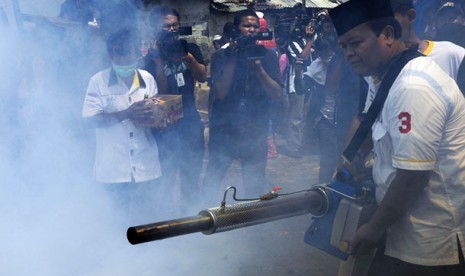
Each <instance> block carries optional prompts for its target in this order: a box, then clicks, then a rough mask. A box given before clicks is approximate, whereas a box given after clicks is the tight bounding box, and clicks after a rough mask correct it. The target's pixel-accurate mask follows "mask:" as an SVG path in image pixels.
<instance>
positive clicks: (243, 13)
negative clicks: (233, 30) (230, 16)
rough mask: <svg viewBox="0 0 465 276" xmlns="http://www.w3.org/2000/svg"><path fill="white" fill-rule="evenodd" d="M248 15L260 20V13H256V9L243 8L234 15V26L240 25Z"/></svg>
mask: <svg viewBox="0 0 465 276" xmlns="http://www.w3.org/2000/svg"><path fill="white" fill-rule="evenodd" d="M246 16H253V17H256V18H257V20H259V19H258V15H257V14H256V13H255V11H254V10H252V9H246V10H242V11H240V12H238V13H236V15H234V26H236V27H239V24H241V21H242V18H244V17H246Z"/></svg>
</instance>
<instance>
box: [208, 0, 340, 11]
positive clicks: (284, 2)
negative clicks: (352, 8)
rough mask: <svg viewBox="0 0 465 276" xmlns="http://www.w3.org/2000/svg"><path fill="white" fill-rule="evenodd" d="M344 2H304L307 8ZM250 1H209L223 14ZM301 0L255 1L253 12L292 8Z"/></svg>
mask: <svg viewBox="0 0 465 276" xmlns="http://www.w3.org/2000/svg"><path fill="white" fill-rule="evenodd" d="M342 2H344V1H341V0H306V7H307V8H334V7H336V6H338V5H339V4H341V3H342ZM252 3H253V1H252V0H211V6H212V8H214V9H216V10H218V11H224V12H236V11H240V10H243V9H246V8H247V6H249V5H251V4H252ZM297 3H302V1H301V0H255V10H270V9H271V10H276V9H284V8H292V7H294V5H295V4H297Z"/></svg>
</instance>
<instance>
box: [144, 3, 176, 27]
mask: <svg viewBox="0 0 465 276" xmlns="http://www.w3.org/2000/svg"><path fill="white" fill-rule="evenodd" d="M167 15H173V16H176V18H178V21H180V18H179V13H178V11H177V10H175V9H174V8H172V7H169V6H164V5H162V6H158V7H155V8H154V9H153V10H152V12H151V13H150V25H151V26H152V27H156V26H157V25H158V22H160V19H161V18H164V17H165V16H167Z"/></svg>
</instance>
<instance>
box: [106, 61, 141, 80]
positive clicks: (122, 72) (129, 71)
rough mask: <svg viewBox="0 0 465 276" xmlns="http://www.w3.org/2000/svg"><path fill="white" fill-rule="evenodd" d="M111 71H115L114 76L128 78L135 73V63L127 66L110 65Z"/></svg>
mask: <svg viewBox="0 0 465 276" xmlns="http://www.w3.org/2000/svg"><path fill="white" fill-rule="evenodd" d="M112 67H113V70H114V71H115V73H116V75H118V76H119V77H121V78H128V77H130V76H132V75H133V74H134V72H135V71H136V67H137V63H133V64H129V65H118V64H114V63H113V64H112Z"/></svg>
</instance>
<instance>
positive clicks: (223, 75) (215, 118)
mask: <svg viewBox="0 0 465 276" xmlns="http://www.w3.org/2000/svg"><path fill="white" fill-rule="evenodd" d="M234 25H235V26H236V28H237V30H238V32H236V34H237V36H236V37H235V39H231V40H230V45H229V47H228V48H227V49H220V50H218V51H216V52H215V53H214V54H213V56H212V86H211V93H212V96H211V97H212V99H213V107H212V115H211V119H210V140H209V163H208V168H207V173H206V179H205V185H204V188H205V192H209V193H212V192H213V193H215V195H214V196H215V197H218V196H219V193H218V194H216V192H219V191H218V189H219V188H220V187H219V184H220V183H221V180H222V178H223V176H224V174H225V172H226V171H227V170H228V168H229V166H230V165H231V164H232V162H233V161H234V159H235V158H239V159H240V161H241V166H242V179H243V183H244V188H245V192H246V193H247V196H249V197H252V196H258V195H260V194H262V193H263V192H264V189H265V168H266V160H267V151H268V150H267V140H266V138H267V130H268V122H269V115H270V114H269V107H270V103H271V101H272V100H274V101H282V100H283V96H284V95H283V89H282V86H283V85H282V81H281V77H280V73H279V67H278V60H277V56H276V53H275V52H274V51H272V50H269V49H266V48H265V47H263V46H262V45H256V41H257V40H258V39H260V38H259V36H258V34H259V28H260V25H259V19H258V16H257V15H256V14H255V12H254V11H252V10H244V11H241V12H239V13H237V14H236V16H235V17H234Z"/></svg>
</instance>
